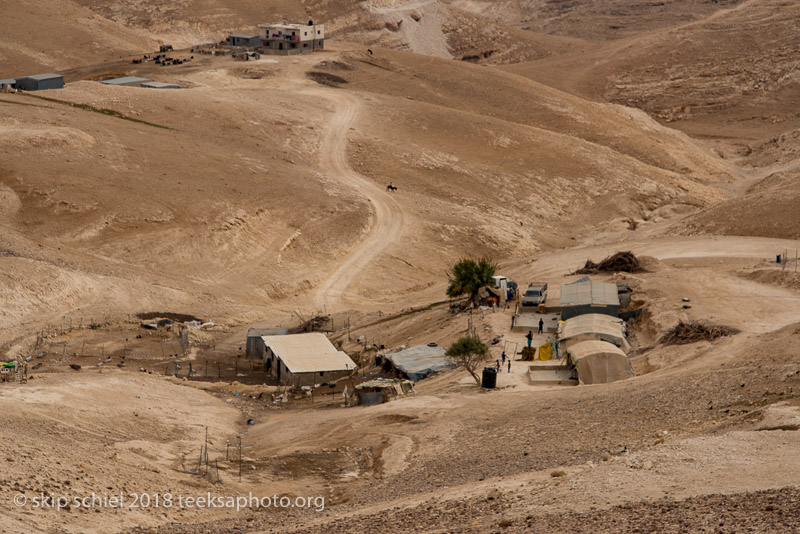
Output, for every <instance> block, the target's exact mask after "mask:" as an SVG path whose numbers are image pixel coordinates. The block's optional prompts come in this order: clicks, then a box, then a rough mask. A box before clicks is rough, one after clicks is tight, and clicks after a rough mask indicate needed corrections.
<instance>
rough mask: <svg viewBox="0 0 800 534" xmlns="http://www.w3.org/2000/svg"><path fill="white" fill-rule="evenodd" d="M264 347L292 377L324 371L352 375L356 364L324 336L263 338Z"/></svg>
mask: <svg viewBox="0 0 800 534" xmlns="http://www.w3.org/2000/svg"><path fill="white" fill-rule="evenodd" d="M261 339H263V340H264V344H265V345H266V346H267V348H269V349H271V350H272V352H273V353H275V355H276V356H277V357H278V358H280V360H281V361H282V362H283V363H284V365H285V366H286V368H287V369H289V371H290V372H291V373H293V374H297V373H317V372H323V371H352V370H354V369H355V368H356V364H355V363H354V362H353V360H351V359H350V356H348V355H347V354H346V353H344V352H342V351H339V350H336V347H334V346H333V344H332V343H331V342H330V341H329V340H328V338H327V337H326V336H325V334H322V333H319V332H312V333H310V334H293V335H288V336H262V337H261Z"/></svg>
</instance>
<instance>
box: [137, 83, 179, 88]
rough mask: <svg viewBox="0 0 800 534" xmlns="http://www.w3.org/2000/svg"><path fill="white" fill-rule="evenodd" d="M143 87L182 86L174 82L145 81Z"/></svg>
mask: <svg viewBox="0 0 800 534" xmlns="http://www.w3.org/2000/svg"><path fill="white" fill-rule="evenodd" d="M142 87H149V88H150V89H180V88H181V86H180V85H177V84H174V83H166V82H145V83H143V84H142Z"/></svg>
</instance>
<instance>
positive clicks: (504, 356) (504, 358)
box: [500, 351, 511, 365]
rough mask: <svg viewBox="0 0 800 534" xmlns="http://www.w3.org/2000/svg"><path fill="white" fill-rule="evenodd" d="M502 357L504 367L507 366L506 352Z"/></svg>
mask: <svg viewBox="0 0 800 534" xmlns="http://www.w3.org/2000/svg"><path fill="white" fill-rule="evenodd" d="M500 357H501V358H503V365H505V363H506V351H503V354H502V355H501V356H500ZM508 361H509V362H510V361H511V360H508Z"/></svg>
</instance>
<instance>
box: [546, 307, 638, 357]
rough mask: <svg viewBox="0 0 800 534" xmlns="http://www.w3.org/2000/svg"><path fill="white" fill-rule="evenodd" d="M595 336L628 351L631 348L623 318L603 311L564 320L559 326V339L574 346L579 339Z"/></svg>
mask: <svg viewBox="0 0 800 534" xmlns="http://www.w3.org/2000/svg"><path fill="white" fill-rule="evenodd" d="M585 338H589V339H591V338H594V339H600V340H604V341H610V342H611V343H613V344H614V345H617V346H618V347H622V349H623V350H625V351H627V350H629V349H630V345H629V344H628V340H627V339H625V325H624V323H623V321H622V319H619V318H618V317H611V316H610V315H605V314H602V313H587V314H585V315H578V316H576V317H572V318H570V319H567V320H566V321H564V324H562V325H561V327H560V328H559V333H558V340H559V341H562V342H566V343H567V345H568V346H572V345H573V344H574V343H576V342H577V340H580V339H585Z"/></svg>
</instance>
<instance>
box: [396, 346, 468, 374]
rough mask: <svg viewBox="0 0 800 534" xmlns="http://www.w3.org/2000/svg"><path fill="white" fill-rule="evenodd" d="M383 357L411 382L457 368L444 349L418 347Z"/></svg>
mask: <svg viewBox="0 0 800 534" xmlns="http://www.w3.org/2000/svg"><path fill="white" fill-rule="evenodd" d="M381 356H383V357H384V358H386V359H387V360H389V361H391V362H392V364H393V365H394V366H395V368H397V369H398V370H400V371H402V372H403V373H405V374H406V376H408V378H410V379H411V380H419V379H420V378H425V377H426V376H428V375H429V374H431V373H438V372H439V371H446V370H448V369H453V368H455V366H456V362H455V360H453V359H452V358H450V357H448V356H445V350H444V349H443V348H442V347H429V346H427V345H418V346H416V347H410V348H407V349H405V350H401V351H400V352H390V353H384V354H382V355H381Z"/></svg>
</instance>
